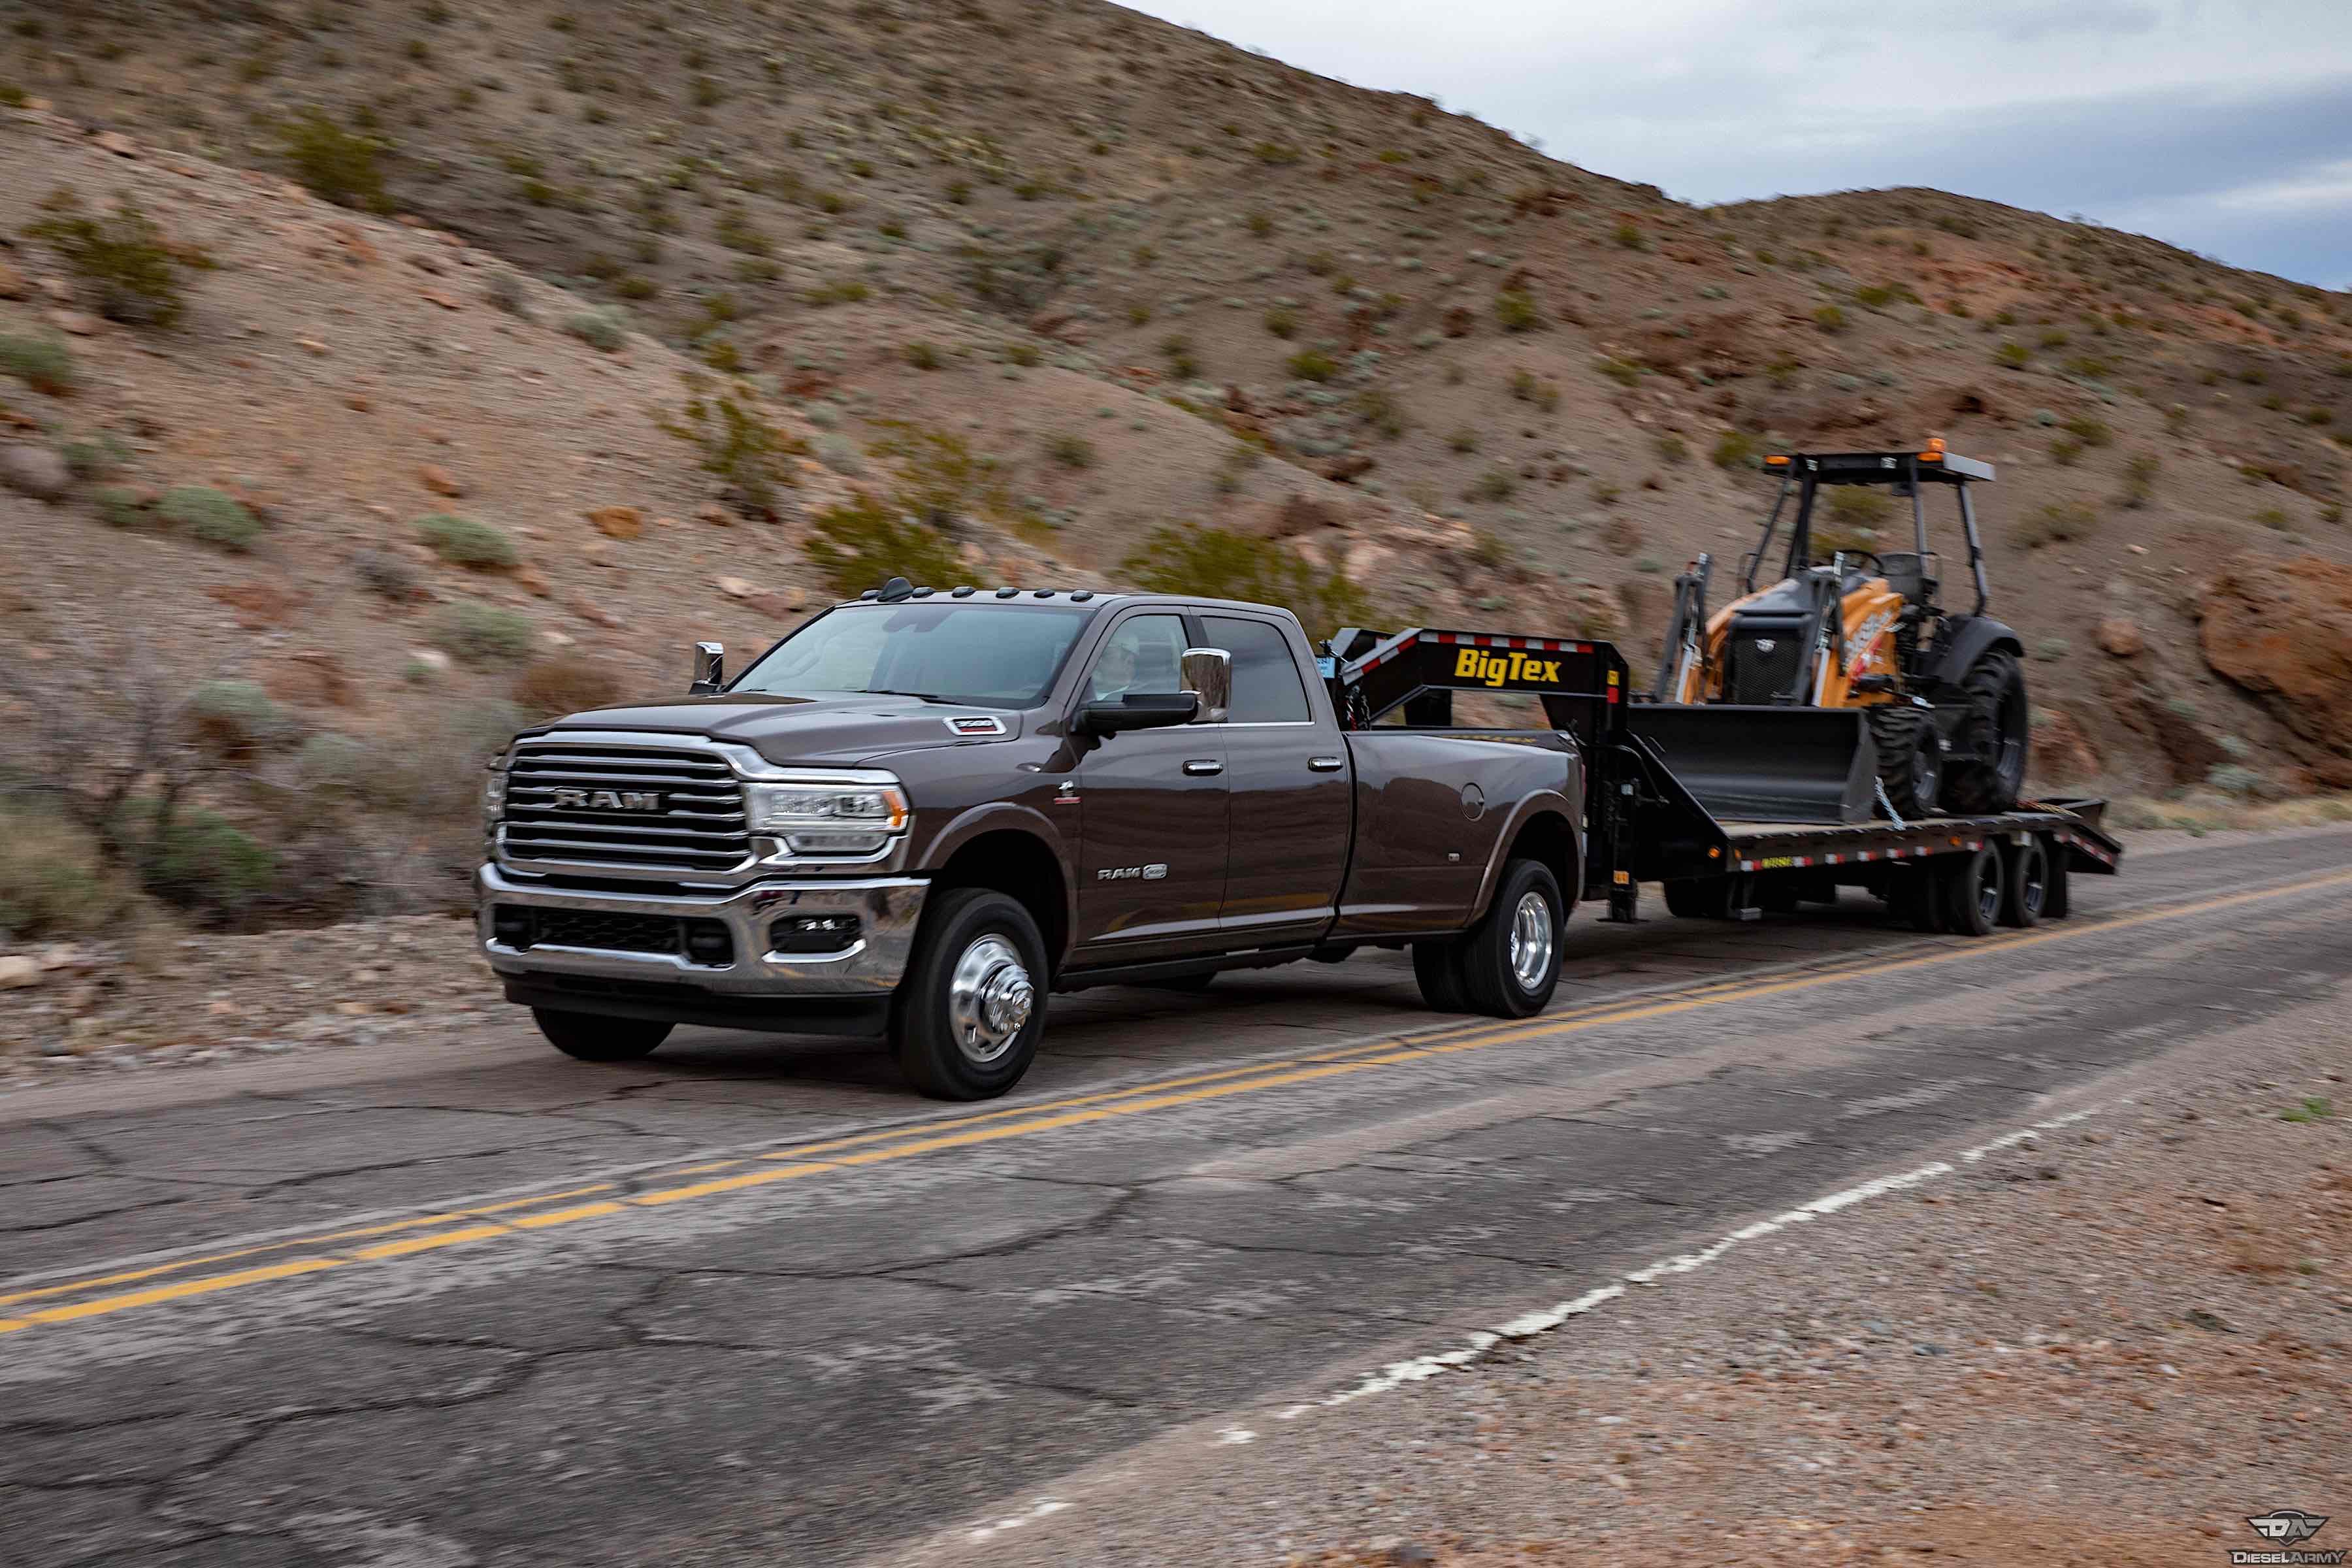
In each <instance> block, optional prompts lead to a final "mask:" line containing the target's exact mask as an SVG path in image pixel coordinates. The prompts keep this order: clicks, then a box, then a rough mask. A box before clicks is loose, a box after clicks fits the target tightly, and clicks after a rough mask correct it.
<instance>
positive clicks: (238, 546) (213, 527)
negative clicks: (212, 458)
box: [155, 485, 261, 554]
mask: <svg viewBox="0 0 2352 1568" xmlns="http://www.w3.org/2000/svg"><path fill="white" fill-rule="evenodd" d="M155 519H156V521H159V522H161V523H163V526H164V527H166V528H179V529H185V530H186V531H187V532H188V536H189V537H190V538H192V539H194V540H196V541H197V542H200V543H204V544H209V545H211V546H212V547H213V548H215V550H226V551H228V552H231V553H233V554H242V553H243V552H246V551H247V550H250V549H251V548H253V542H254V541H255V540H256V539H257V538H259V537H260V536H261V520H260V519H259V518H257V517H256V516H254V515H253V513H252V512H250V511H248V510H246V507H245V503H244V502H242V501H240V500H237V499H236V497H235V496H228V495H223V494H222V493H221V492H220V491H218V490H215V489H207V488H206V487H205V486H203V485H175V486H173V488H172V489H168V490H165V491H164V492H163V499H162V500H159V501H157V502H156V503H155Z"/></svg>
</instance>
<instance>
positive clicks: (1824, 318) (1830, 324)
mask: <svg viewBox="0 0 2352 1568" xmlns="http://www.w3.org/2000/svg"><path fill="white" fill-rule="evenodd" d="M1813 325H1815V326H1817V327H1819V328H1821V330H1822V331H1825V332H1842V331H1845V312H1844V311H1843V310H1839V309H1838V308H1837V307H1836V306H1835V305H1823V306H1822V308H1821V309H1819V310H1815V311H1814V312H1813Z"/></svg>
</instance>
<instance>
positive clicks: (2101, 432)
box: [2066, 414, 2116, 447]
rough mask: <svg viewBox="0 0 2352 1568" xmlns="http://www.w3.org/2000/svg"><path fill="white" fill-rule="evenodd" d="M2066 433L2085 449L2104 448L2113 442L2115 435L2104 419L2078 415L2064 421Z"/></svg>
mask: <svg viewBox="0 0 2352 1568" xmlns="http://www.w3.org/2000/svg"><path fill="white" fill-rule="evenodd" d="M2066 433H2067V434H2068V435H2070V436H2072V437H2074V439H2076V440H2077V441H2080V442H2081V443H2083V445H2084V446H2085V447H2106V446H2112V445H2113V444H2114V442H2115V438H2116V433H2115V431H2114V430H2113V429H2112V428H2110V427H2109V426H2108V425H2107V422H2106V421H2105V420H2104V419H2094V418H2092V417H2091V416H2089V415H2087V414H2078V415H2076V416H2074V418H2072V419H2069V420H2067V421H2066Z"/></svg>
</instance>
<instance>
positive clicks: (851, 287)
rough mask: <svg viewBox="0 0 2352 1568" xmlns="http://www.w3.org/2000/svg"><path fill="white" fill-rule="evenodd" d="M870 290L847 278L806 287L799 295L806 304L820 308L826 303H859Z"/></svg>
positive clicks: (855, 280)
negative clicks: (814, 286) (811, 287)
mask: <svg viewBox="0 0 2352 1568" xmlns="http://www.w3.org/2000/svg"><path fill="white" fill-rule="evenodd" d="M872 292H873V290H872V289H868V288H867V287H866V285H865V284H863V283H861V282H859V281H858V280H857V279H855V278H847V279H842V280H840V281H839V282H835V283H826V284H823V285H821V286H819V287H817V288H814V289H808V290H807V291H805V292H804V293H803V294H802V295H801V299H802V300H803V302H805V303H807V304H811V305H814V306H817V307H819V308H820V309H822V308H823V307H824V306H826V305H856V304H860V303H862V302H864V300H866V297H867V296H868V295H870V294H871V293H872Z"/></svg>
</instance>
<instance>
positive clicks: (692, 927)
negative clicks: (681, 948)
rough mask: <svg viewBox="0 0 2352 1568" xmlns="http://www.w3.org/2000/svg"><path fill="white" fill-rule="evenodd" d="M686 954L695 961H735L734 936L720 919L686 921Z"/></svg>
mask: <svg viewBox="0 0 2352 1568" xmlns="http://www.w3.org/2000/svg"><path fill="white" fill-rule="evenodd" d="M686 956H687V957H688V958H689V959H691V960H693V961H694V962H695V963H733V962H735V938H734V936H733V935H732V934H731V933H730V932H729V931H728V930H727V926H726V923H725V922H724V921H687V922H686Z"/></svg>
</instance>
